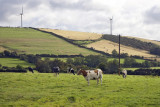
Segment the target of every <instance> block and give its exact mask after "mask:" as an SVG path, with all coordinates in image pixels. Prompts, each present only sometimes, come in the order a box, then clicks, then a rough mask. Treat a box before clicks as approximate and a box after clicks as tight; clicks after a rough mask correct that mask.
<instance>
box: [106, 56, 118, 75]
mask: <svg viewBox="0 0 160 107" xmlns="http://www.w3.org/2000/svg"><path fill="white" fill-rule="evenodd" d="M118 68H119V63H118V60H116V59H114V60H112V61H109V62H108V70H109V73H117V72H118Z"/></svg>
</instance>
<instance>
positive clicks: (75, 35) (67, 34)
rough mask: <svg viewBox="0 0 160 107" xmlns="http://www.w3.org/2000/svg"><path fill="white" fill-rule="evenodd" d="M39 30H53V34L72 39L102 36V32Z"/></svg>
mask: <svg viewBox="0 0 160 107" xmlns="http://www.w3.org/2000/svg"><path fill="white" fill-rule="evenodd" d="M40 30H43V31H48V32H53V33H55V34H58V35H61V36H63V37H65V38H68V39H72V40H96V39H99V38H101V37H102V34H97V33H88V32H77V31H67V30H58V29H44V28H41V29H40Z"/></svg>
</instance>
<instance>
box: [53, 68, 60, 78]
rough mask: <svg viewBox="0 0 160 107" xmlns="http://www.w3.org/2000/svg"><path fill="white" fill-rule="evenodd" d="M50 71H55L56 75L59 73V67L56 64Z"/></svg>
mask: <svg viewBox="0 0 160 107" xmlns="http://www.w3.org/2000/svg"><path fill="white" fill-rule="evenodd" d="M52 71H53V73H55V74H56V76H57V74H58V75H59V72H60V68H59V67H58V66H57V67H53V69H52Z"/></svg>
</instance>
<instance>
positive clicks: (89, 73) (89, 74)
mask: <svg viewBox="0 0 160 107" xmlns="http://www.w3.org/2000/svg"><path fill="white" fill-rule="evenodd" d="M80 74H82V75H83V77H84V78H85V79H86V80H87V81H88V85H90V83H89V81H90V80H97V85H98V83H99V79H100V80H101V85H102V77H103V71H102V70H101V69H96V70H80V71H78V73H77V75H80Z"/></svg>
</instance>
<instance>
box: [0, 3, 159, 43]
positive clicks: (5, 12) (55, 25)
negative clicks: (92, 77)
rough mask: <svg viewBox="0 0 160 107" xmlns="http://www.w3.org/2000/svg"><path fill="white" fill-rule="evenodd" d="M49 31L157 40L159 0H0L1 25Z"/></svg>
mask: <svg viewBox="0 0 160 107" xmlns="http://www.w3.org/2000/svg"><path fill="white" fill-rule="evenodd" d="M22 6H23V27H36V28H51V29H62V30H71V31H81V32H94V33H100V34H110V18H112V17H113V22H112V34H114V35H118V34H120V35H123V36H133V37H140V38H146V39H151V40H158V41H160V37H159V36H160V0H0V26H11V27H17V26H20V24H21V23H20V19H21V17H20V13H21V12H22Z"/></svg>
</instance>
